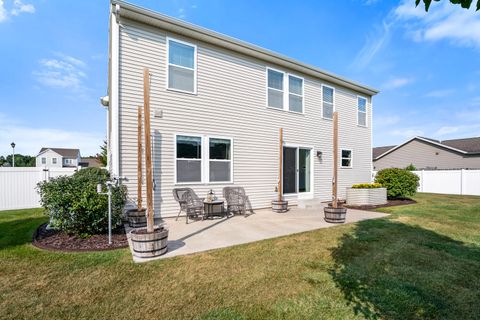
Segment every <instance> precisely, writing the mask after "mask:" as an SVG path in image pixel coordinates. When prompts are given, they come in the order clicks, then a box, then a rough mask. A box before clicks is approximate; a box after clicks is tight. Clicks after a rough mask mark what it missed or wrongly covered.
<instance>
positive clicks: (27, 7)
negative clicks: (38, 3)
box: [11, 0, 35, 16]
mask: <svg viewBox="0 0 480 320" xmlns="http://www.w3.org/2000/svg"><path fill="white" fill-rule="evenodd" d="M22 12H27V13H35V7H34V6H33V4H25V3H23V2H22V1H20V0H15V1H13V9H12V11H11V13H12V15H14V16H18V15H19V14H20V13H22Z"/></svg>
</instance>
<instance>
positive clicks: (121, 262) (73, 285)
mask: <svg viewBox="0 0 480 320" xmlns="http://www.w3.org/2000/svg"><path fill="white" fill-rule="evenodd" d="M415 199H416V200H417V201H418V204H415V205H410V206H404V207H395V208H388V209H383V210H384V211H388V212H389V213H391V214H392V215H391V216H389V217H388V218H384V219H378V220H370V221H365V222H360V223H357V224H351V225H343V226H338V227H334V228H329V229H321V230H318V231H313V232H306V233H302V234H298V235H293V236H288V237H282V238H277V239H272V240H265V241H261V242H257V243H253V244H246V245H241V246H236V247H232V248H227V249H221V250H216V251H212V252H207V253H200V254H196V255H191V256H184V257H176V258H171V259H167V260H162V261H156V262H151V263H146V264H140V265H139V264H133V262H132V260H131V256H130V253H129V251H128V249H122V250H117V251H112V252H103V253H91V254H85V253H52V252H46V251H42V250H40V249H37V248H35V247H33V246H32V245H31V244H30V241H31V236H32V233H33V231H34V230H35V228H36V227H37V226H38V225H39V224H40V223H42V222H44V221H46V219H45V217H44V216H43V214H42V211H41V210H19V211H3V212H0V319H107V318H108V319H191V318H195V319H364V318H368V319H377V318H379V319H380V318H382V319H478V318H479V317H480V303H479V301H480V197H467V196H463V197H460V196H444V195H427V194H423V195H418V196H417V197H416V198H415Z"/></svg>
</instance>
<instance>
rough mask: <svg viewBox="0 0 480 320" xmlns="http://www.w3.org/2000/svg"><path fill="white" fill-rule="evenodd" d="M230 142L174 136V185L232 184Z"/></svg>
mask: <svg viewBox="0 0 480 320" xmlns="http://www.w3.org/2000/svg"><path fill="white" fill-rule="evenodd" d="M232 144H233V143H232V139H231V138H223V137H213V136H212V137H210V136H195V135H176V136H175V149H176V151H175V164H176V172H175V177H176V180H175V182H176V183H210V182H232V172H233V164H232V158H233V154H232Z"/></svg>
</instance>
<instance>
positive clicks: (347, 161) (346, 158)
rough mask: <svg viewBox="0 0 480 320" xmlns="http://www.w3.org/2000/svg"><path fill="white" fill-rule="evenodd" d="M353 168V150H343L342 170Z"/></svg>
mask: <svg viewBox="0 0 480 320" xmlns="http://www.w3.org/2000/svg"><path fill="white" fill-rule="evenodd" d="M351 167H352V150H348V149H342V168H351Z"/></svg>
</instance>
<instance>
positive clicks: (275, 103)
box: [268, 69, 284, 109]
mask: <svg viewBox="0 0 480 320" xmlns="http://www.w3.org/2000/svg"><path fill="white" fill-rule="evenodd" d="M283 100H284V99H283V73H282V72H278V71H275V70H272V69H268V106H269V107H272V108H278V109H283Z"/></svg>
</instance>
